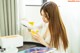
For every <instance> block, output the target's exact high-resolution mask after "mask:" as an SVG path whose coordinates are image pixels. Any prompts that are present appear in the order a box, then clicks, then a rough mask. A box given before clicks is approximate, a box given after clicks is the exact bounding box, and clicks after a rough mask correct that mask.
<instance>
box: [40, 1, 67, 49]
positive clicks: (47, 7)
mask: <svg viewBox="0 0 80 53" xmlns="http://www.w3.org/2000/svg"><path fill="white" fill-rule="evenodd" d="M42 10H43V11H44V13H45V15H46V12H47V13H48V17H46V18H47V19H48V21H49V26H48V27H49V31H50V34H51V39H50V46H51V47H53V46H54V47H55V48H57V49H58V48H59V39H61V41H62V43H63V47H64V50H66V49H67V47H68V39H67V34H66V29H65V27H64V24H63V22H62V20H61V17H60V14H59V9H58V6H57V5H56V4H55V3H54V2H46V3H44V4H43V5H42V7H41V9H40V13H41V11H42Z"/></svg>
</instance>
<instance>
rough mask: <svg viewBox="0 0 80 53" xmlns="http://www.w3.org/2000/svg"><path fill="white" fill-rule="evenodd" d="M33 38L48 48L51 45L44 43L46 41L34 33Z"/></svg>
mask: <svg viewBox="0 0 80 53" xmlns="http://www.w3.org/2000/svg"><path fill="white" fill-rule="evenodd" d="M32 37H33V39H35V40H36V41H38V42H39V43H41V44H43V45H45V46H46V47H49V45H48V44H47V43H46V42H45V41H44V39H43V38H42V37H41V36H40V35H39V34H38V33H34V34H33V33H32Z"/></svg>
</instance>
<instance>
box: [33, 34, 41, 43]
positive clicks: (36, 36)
mask: <svg viewBox="0 0 80 53" xmlns="http://www.w3.org/2000/svg"><path fill="white" fill-rule="evenodd" d="M32 38H33V39H35V40H36V41H38V42H41V41H42V40H43V38H42V37H41V36H40V35H39V34H38V33H36V34H32Z"/></svg>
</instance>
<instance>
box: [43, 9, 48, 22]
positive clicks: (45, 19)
mask: <svg viewBox="0 0 80 53" xmlns="http://www.w3.org/2000/svg"><path fill="white" fill-rule="evenodd" d="M41 16H42V19H43V21H44V22H45V23H48V20H47V16H46V15H45V13H44V11H43V10H42V11H41Z"/></svg>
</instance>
